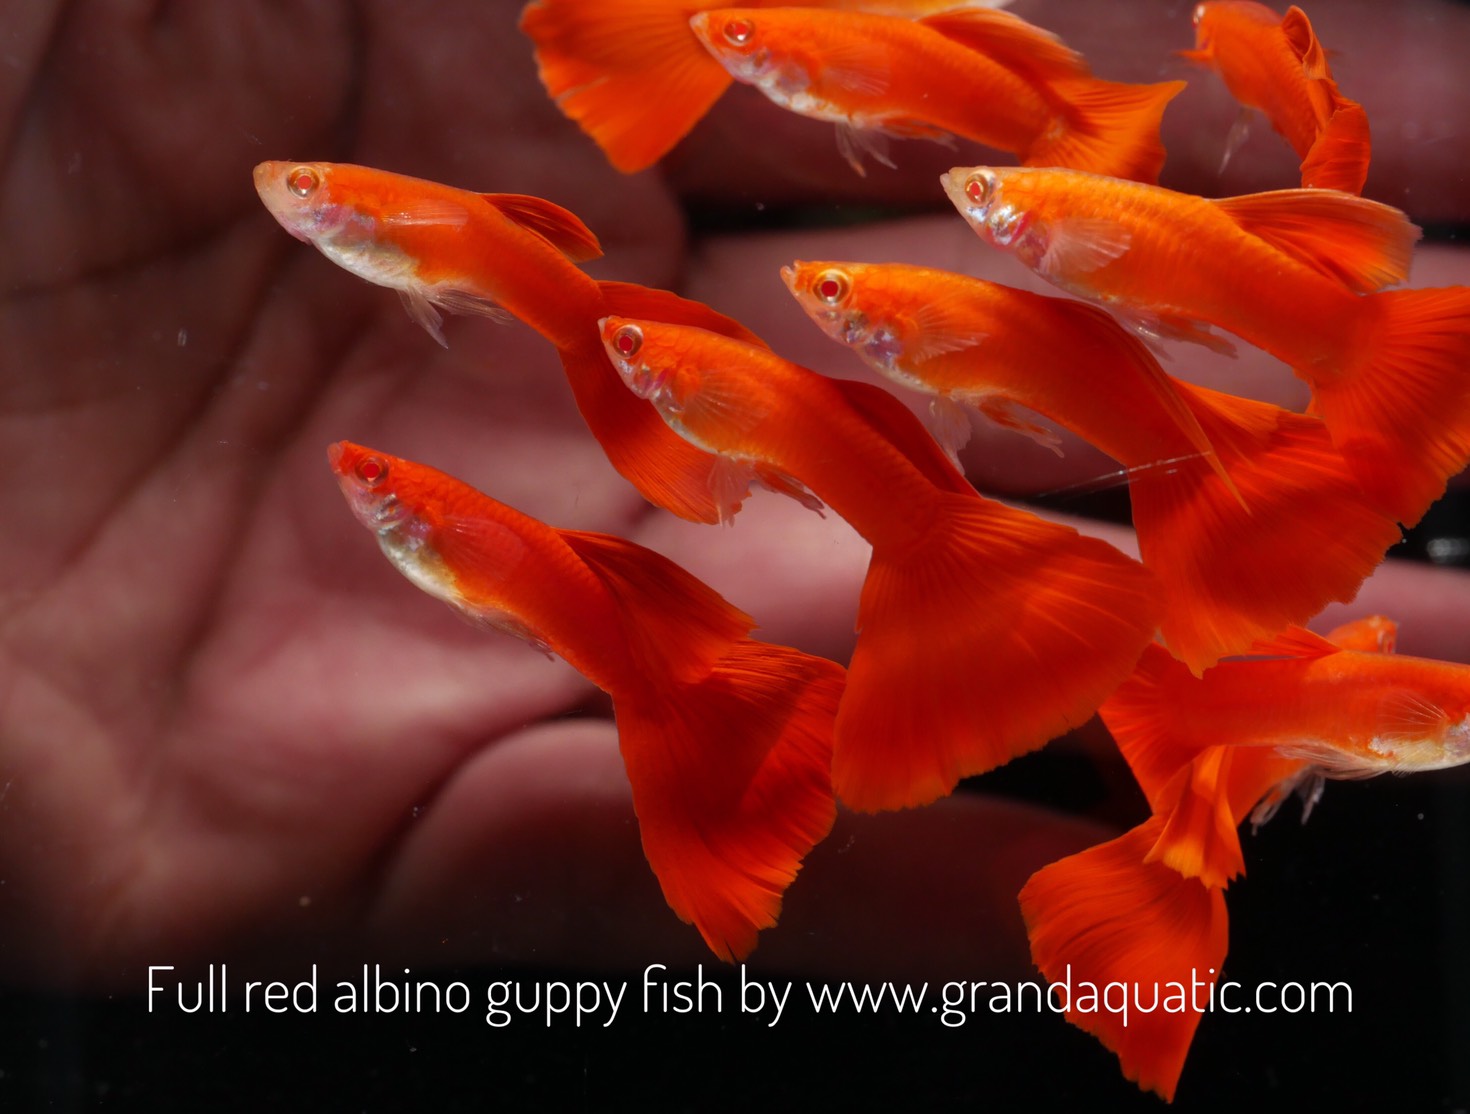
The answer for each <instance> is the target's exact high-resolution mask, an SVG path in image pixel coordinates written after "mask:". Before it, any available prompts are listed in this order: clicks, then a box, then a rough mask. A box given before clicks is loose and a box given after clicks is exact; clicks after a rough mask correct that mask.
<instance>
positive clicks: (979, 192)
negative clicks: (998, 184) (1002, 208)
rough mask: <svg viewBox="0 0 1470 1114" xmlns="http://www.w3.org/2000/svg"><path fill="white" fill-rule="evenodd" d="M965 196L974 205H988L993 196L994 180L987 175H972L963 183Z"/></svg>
mask: <svg viewBox="0 0 1470 1114" xmlns="http://www.w3.org/2000/svg"><path fill="white" fill-rule="evenodd" d="M965 196H966V197H968V198H969V199H970V200H971V201H972V202H974V203H975V204H976V205H988V204H990V201H991V199H992V198H993V197H994V196H995V180H994V179H993V178H991V176H990V175H989V174H974V175H971V177H970V179H969V180H968V181H967V182H966V183H965Z"/></svg>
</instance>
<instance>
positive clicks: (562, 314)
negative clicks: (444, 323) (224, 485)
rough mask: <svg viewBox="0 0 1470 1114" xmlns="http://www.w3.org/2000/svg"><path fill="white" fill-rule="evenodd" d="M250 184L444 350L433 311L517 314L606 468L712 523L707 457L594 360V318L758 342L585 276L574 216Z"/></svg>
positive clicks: (289, 178) (336, 175) (290, 167)
mask: <svg viewBox="0 0 1470 1114" xmlns="http://www.w3.org/2000/svg"><path fill="white" fill-rule="evenodd" d="M255 185H256V189H257V191H258V192H259V194H260V197H261V200H262V201H263V202H264V203H265V205H266V208H267V209H269V210H270V212H271V214H272V215H273V216H274V217H275V218H276V220H277V221H279V222H280V223H281V225H282V226H283V227H284V228H285V229H286V230H287V231H288V232H290V233H291V234H292V235H293V236H295V237H297V238H298V239H300V240H303V241H305V242H306V243H310V244H314V245H315V246H316V247H318V248H319V249H320V250H321V251H322V253H323V254H324V255H326V256H327V258H329V259H331V260H332V261H333V262H334V263H336V264H338V265H339V266H341V267H343V268H345V269H346V270H348V271H351V272H352V273H353V274H356V275H358V276H359V277H362V278H365V279H367V280H368V281H369V282H374V283H377V284H378V285H382V286H388V287H391V288H393V289H396V290H397V291H398V293H399V295H400V297H401V298H402V299H403V303H404V306H405V307H406V308H407V310H408V312H409V316H410V317H412V318H413V319H414V320H415V321H417V322H418V323H419V324H421V325H422V326H423V327H424V328H425V329H426V330H427V331H428V332H429V334H430V335H431V336H432V337H433V338H434V339H435V340H436V341H438V342H439V343H440V344H441V345H446V346H447V341H446V340H445V337H444V332H443V329H442V327H441V323H440V316H439V311H440V310H446V311H449V312H453V313H475V314H481V315H485V316H490V317H496V318H503V317H505V316H506V315H511V316H514V317H516V318H518V319H520V320H521V321H523V322H525V323H526V324H528V325H530V326H531V327H532V328H533V329H535V330H536V331H537V332H538V333H540V334H541V335H542V336H544V337H545V338H546V339H547V340H548V341H550V342H551V343H552V344H553V345H554V346H555V347H556V350H557V354H558V356H559V357H560V358H561V363H562V367H563V368H564V369H565V371H566V374H567V380H568V382H569V383H570V384H571V387H572V392H573V394H574V395H575V397H576V401H577V408H578V409H579V410H580V411H581V413H582V416H583V418H584V419H586V421H587V425H588V428H589V429H591V431H592V435H593V436H594V437H596V438H597V440H598V442H599V443H600V444H601V445H602V448H603V451H604V452H606V453H607V456H608V460H609V461H610V462H611V463H612V465H613V467H614V468H616V469H617V470H618V472H620V473H621V474H622V475H623V476H624V477H625V478H626V479H627V480H628V481H629V482H630V483H632V484H633V485H634V486H635V487H636V488H637V489H638V490H639V492H640V493H641V494H642V495H643V496H644V498H646V499H648V501H649V502H651V503H654V504H655V505H657V506H660V507H663V508H665V509H667V510H669V511H671V512H672V513H674V514H677V515H679V516H680V517H682V518H687V519H691V520H693V521H696V522H714V521H716V520H717V518H718V512H717V509H716V506H715V503H714V501H713V500H712V498H711V496H710V493H709V490H708V485H707V483H706V479H707V477H708V475H709V471H710V468H711V466H712V461H711V460H710V458H709V456H708V455H707V454H704V453H701V452H699V451H698V450H697V449H695V448H694V447H693V446H692V445H690V444H688V443H687V442H685V441H684V440H683V439H681V438H680V437H678V436H676V435H675V434H673V433H671V432H670V431H669V429H668V428H667V427H666V426H665V425H664V423H663V422H662V421H661V420H659V418H658V415H656V414H654V413H653V412H651V411H650V410H649V408H648V407H647V406H644V405H643V404H642V403H640V402H639V401H638V400H637V399H636V398H632V397H631V396H630V395H629V394H628V392H627V390H626V389H625V388H624V387H623V385H622V381H621V380H620V379H619V378H618V375H617V373H616V372H615V371H614V370H613V368H612V365H611V364H609V363H608V361H607V357H606V355H605V354H604V353H603V349H602V341H601V339H600V337H599V336H598V333H597V321H598V319H599V318H601V317H603V316H604V315H606V314H608V313H628V314H637V315H639V316H643V317H655V318H659V319H661V320H663V319H666V320H671V321H678V322H683V323H687V324H692V325H697V326H700V327H702V328H707V329H713V330H717V331H722V332H727V333H729V334H730V335H732V336H738V337H741V338H743V339H745V340H748V341H750V342H752V343H760V341H759V338H757V337H756V336H755V335H754V334H753V333H751V332H750V331H749V330H748V329H746V328H744V327H743V326H741V325H740V324H739V323H738V322H736V321H733V320H731V319H730V318H728V317H725V316H724V315H723V314H719V313H716V312H715V311H714V310H712V309H710V308H709V307H708V306H705V305H702V304H701V303H699V302H695V301H691V300H689V299H686V298H680V297H678V296H677V295H675V294H671V293H669V292H667V291H663V290H656V289H652V288H649V287H644V286H639V285H637V284H635V283H626V282H601V281H596V280H594V279H592V278H591V277H590V276H588V275H587V274H586V273H585V272H584V271H582V269H581V268H580V267H578V266H577V265H576V264H577V262H578V261H579V260H582V259H587V258H591V257H593V256H595V255H596V254H598V251H599V250H600V249H599V248H598V246H597V239H596V237H595V236H594V235H593V233H592V232H591V231H590V230H589V229H588V228H587V227H586V225H584V224H583V223H582V222H581V221H580V220H579V219H578V218H577V217H576V216H574V215H573V214H572V213H570V212H568V211H567V210H565V209H562V208H560V207H559V206H556V205H553V204H552V203H550V202H547V201H544V200H542V199H540V198H536V197H528V196H525V195H521V194H479V193H473V192H470V191H468V190H461V189H456V188H454V187H452V186H446V185H441V184H440V183H437V182H430V181H426V180H424V179H421V178H411V177H407V176H405V175H402V174H394V173H391V172H389V171H384V170H378V169H375V168H372V167H363V166H353V165H349V164H345V163H321V162H316V163H292V162H265V163H261V164H260V165H259V166H257V167H256V168H255Z"/></svg>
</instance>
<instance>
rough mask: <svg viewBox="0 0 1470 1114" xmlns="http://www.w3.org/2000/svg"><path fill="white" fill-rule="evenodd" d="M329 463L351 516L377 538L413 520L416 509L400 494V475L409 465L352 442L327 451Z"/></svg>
mask: <svg viewBox="0 0 1470 1114" xmlns="http://www.w3.org/2000/svg"><path fill="white" fill-rule="evenodd" d="M327 462H328V463H329V464H330V465H331V466H332V472H333V473H334V474H335V475H336V477H337V486H338V487H340V488H341V489H342V495H343V497H344V498H345V499H346V500H347V505H348V506H349V507H351V508H352V513H353V514H354V515H355V516H356V517H357V520H358V521H359V522H361V523H362V524H363V525H364V526H366V527H367V528H368V529H369V530H371V531H373V532H374V533H375V534H376V533H382V532H383V531H385V530H386V531H391V530H396V529H398V528H400V527H401V526H402V525H403V523H404V522H405V521H406V520H408V519H410V518H413V517H414V509H415V508H414V506H413V505H412V503H411V502H409V501H405V500H404V499H403V498H401V497H400V495H399V490H398V489H399V488H400V486H402V477H400V475H399V472H400V471H406V466H407V461H401V460H399V459H398V458H397V457H392V456H388V455H387V454H386V453H380V452H376V451H374V450H372V449H368V448H365V447H363V446H362V445H355V444H353V443H352V442H351V441H338V442H336V443H335V444H333V445H329V446H328V447H327Z"/></svg>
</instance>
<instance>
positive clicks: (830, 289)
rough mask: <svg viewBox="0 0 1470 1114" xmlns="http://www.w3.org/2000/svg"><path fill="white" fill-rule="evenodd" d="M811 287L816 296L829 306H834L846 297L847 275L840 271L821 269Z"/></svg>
mask: <svg viewBox="0 0 1470 1114" xmlns="http://www.w3.org/2000/svg"><path fill="white" fill-rule="evenodd" d="M813 289H815V290H816V292H817V297H818V298H820V299H822V301H824V302H826V303H827V304H828V305H829V306H835V305H836V304H837V303H838V302H841V301H843V300H844V299H845V298H846V297H847V291H848V285H847V276H846V275H844V274H843V273H842V272H841V271H823V272H822V273H821V274H820V275H818V276H817V281H816V283H815V285H814V287H813Z"/></svg>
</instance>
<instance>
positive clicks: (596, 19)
mask: <svg viewBox="0 0 1470 1114" xmlns="http://www.w3.org/2000/svg"><path fill="white" fill-rule="evenodd" d="M1006 2H1008V0H991V2H987V0H978V2H977V0H970V2H965V0H815V2H811V3H807V4H805V5H804V6H805V7H808V8H833V9H845V10H853V11H868V12H876V13H879V14H883V15H891V16H895V17H900V18H905V19H916V18H920V17H922V16H926V15H932V14H935V13H937V12H942V11H949V10H952V9H960V8H988V7H1002V6H1004V3H1006ZM718 6H719V0H618V2H617V3H608V2H607V0H532V2H531V3H529V4H527V5H526V7H525V9H524V10H523V11H522V13H521V30H522V31H523V32H524V33H525V34H526V35H527V36H529V37H530V39H531V41H532V43H533V44H534V46H535V54H536V66H537V70H538V73H539V74H540V77H541V83H542V84H543V85H544V86H545V87H546V91H547V93H549V94H550V96H551V98H552V100H554V101H555V102H556V104H557V106H558V107H559V108H560V109H561V110H562V111H563V112H564V113H566V115H567V116H568V117H570V118H571V119H572V120H574V121H576V123H577V125H578V126H579V127H581V128H582V130H583V131H585V132H586V133H587V134H588V135H590V136H591V137H592V138H593V139H594V140H595V141H596V142H597V144H598V146H600V147H601V148H602V150H603V153H604V154H606V155H607V158H608V161H609V162H610V163H612V165H613V166H614V167H616V168H617V169H618V170H621V171H623V172H625V173H633V172H635V171H638V170H643V169H644V168H646V167H649V166H652V165H653V164H654V163H656V162H657V161H658V160H659V159H661V158H662V157H663V156H664V155H666V154H667V153H668V152H669V151H670V150H671V149H672V148H673V147H674V146H675V144H677V143H678V142H679V140H681V139H682V138H684V136H685V135H686V134H688V132H689V129H690V128H692V127H693V126H694V125H695V124H696V123H698V122H699V120H700V119H701V118H702V117H703V116H704V114H705V113H706V112H708V111H709V109H710V107H711V106H712V105H713V104H714V103H715V102H716V101H717V100H719V98H720V96H721V94H723V93H724V91H725V90H726V89H728V88H729V87H730V83H731V81H732V80H733V79H732V78H731V77H730V75H729V74H728V73H727V72H726V71H725V69H724V67H723V66H721V65H720V63H719V62H717V61H716V60H715V59H714V58H713V57H712V56H711V55H710V54H709V53H708V52H707V51H706V50H705V49H704V47H703V46H702V45H701V44H700V42H699V39H698V38H696V37H695V34H694V31H693V30H692V28H691V27H690V25H689V20H690V17H691V16H693V15H694V14H695V13H696V12H701V11H706V10H708V9H711V8H714V7H718ZM748 6H750V7H759V8H772V7H780V6H783V4H782V2H781V0H772V2H769V3H759V2H757V3H754V4H751V5H748Z"/></svg>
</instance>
